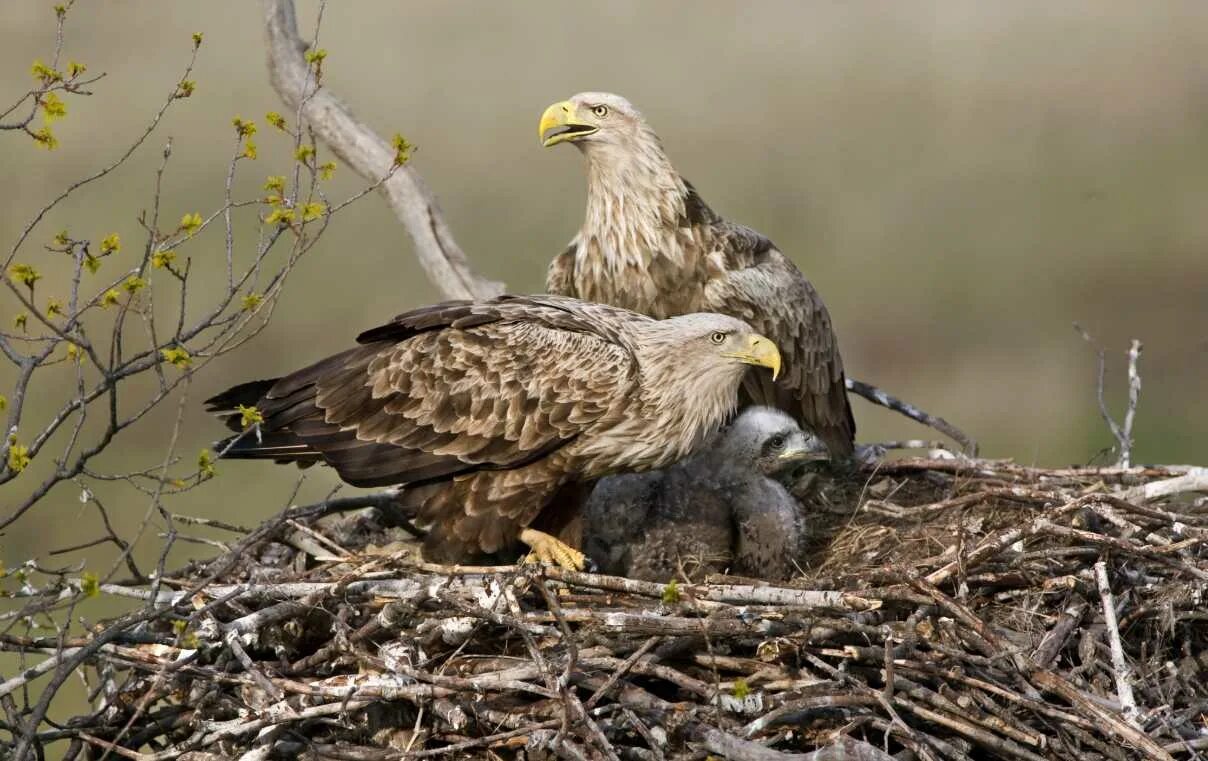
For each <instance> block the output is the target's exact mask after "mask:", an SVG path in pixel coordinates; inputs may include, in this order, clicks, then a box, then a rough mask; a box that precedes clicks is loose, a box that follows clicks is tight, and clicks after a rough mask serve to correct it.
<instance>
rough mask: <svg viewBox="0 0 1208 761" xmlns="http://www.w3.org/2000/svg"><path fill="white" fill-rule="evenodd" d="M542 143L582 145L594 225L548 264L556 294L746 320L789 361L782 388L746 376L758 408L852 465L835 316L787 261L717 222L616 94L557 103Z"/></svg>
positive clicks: (851, 424)
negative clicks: (785, 419) (790, 422)
mask: <svg viewBox="0 0 1208 761" xmlns="http://www.w3.org/2000/svg"><path fill="white" fill-rule="evenodd" d="M539 133H540V138H541V143H542V145H544V146H546V147H549V146H552V145H557V144H559V143H567V142H568V143H572V144H574V145H575V146H577V147H578V148H579V149H580V151H582V152H583V155H584V156H585V157H586V159H587V216H586V218H585V220H584V222H583V227H582V229H580V230H579V234H578V235H577V236H575V238H574V240H572V241H571V243H570V246H569V247H568V248H567V249H566V251H564V252H563V253H562V254H560V255H559V256H558V257H557V258H555V259H554V261H553V262H552V263H551V264H550V267H549V273H548V276H547V280H546V288H547V290H548V291H549V292H550V293H557V294H561V295H564V296H574V297H576V298H580V299H587V300H589V301H598V302H601V303H605V304H613V305H615V306H619V307H624V308H626V309H632V310H634V311H637V312H641V313H643V314H648V315H651V316H653V317H658V318H662V317H669V316H672V315H679V314H687V313H690V312H720V313H722V314H728V315H733V316H734V317H738V318H740V319H742V320H745V321H746V322H748V323H750V324H751V325H752V326H754V328H755V329H756V330H757V331H759V332H761V333H763V334H764V335H767V336H769V337H770V338H771V339H772V340H773V341H774V342H776V345H777V346H778V347H779V348H780V351H781V352H782V353H783V356H784V372H783V373H782V374H781V378H780V382H779V383H778V384H773V383H771V382H770V379H768V378H763V377H757V376H754V375H752V376H751V377H748V378H747V380H746V382H745V383H744V388H745V391H746V396H747V397H749V400H750V401H752V402H754V403H756V404H764V405H769V406H773V407H778V408H780V409H783V410H785V411H786V412H788V413H789V414H791V415H792V416H793V417H794V418H796V419H797V420H798V421H799V422H800V423H801V424H802V425H803V426H805V427H806V428H807V429H809V430H810V431H812V432H813V433H815V434H816V435H817V436H818V437H819V438H820V439H822V441H823V442H825V444H826V446H827V448H828V449H829V450H830V453H831V455H832V456H846V455H850V454H851V453H852V450H853V437H854V436H855V430H856V424H855V420H854V419H853V418H852V414H851V407H850V406H849V405H848V401H847V392H846V389H845V387H844V377H843V360H842V359H841V358H840V357H839V345H838V342H837V340H836V338H835V332H834V329H833V328H832V327H831V319H830V315H829V314H828V313H827V311H826V306H824V305H823V303H822V299H821V298H820V297H819V296H818V292H817V291H815V290H814V287H813V286H812V285H811V284H810V282H809V281H808V280H806V279H805V276H804V275H802V274H801V271H800V270H798V269H797V267H796V266H795V265H794V264H793V263H792V262H791V261H789V259H788V257H786V256H785V255H784V254H782V253H781V252H780V251H779V250H778V249H777V248H776V246H774V245H773V244H772V242H771V241H769V240H768V239H767V238H765V237H764V236H762V235H760V234H759V233H757V232H755V231H754V230H752V229H750V228H748V227H743V226H741V225H737V224H734V223H732V222H727V221H726V220H724V219H722V218H721V217H720V216H718V215H717V214H716V213H714V211H713V210H712V209H710V208H709V207H708V206H707V205H706V204H705V202H704V201H703V200H701V197H700V196H699V195H698V194H697V192H696V189H695V188H693V187H692V185H691V184H689V183H688V181H687V180H685V179H684V178H682V177H680V175H679V174H678V173H677V172H676V171H675V167H673V166H672V165H671V162H670V160H668V158H667V154H666V153H665V152H664V151H663V146H662V143H661V142H660V141H659V138H658V135H656V134H655V133H654V130H652V129H651V128H650V126H649V125H648V124H647V123H646V121H645V119H643V118H642V115H641V114H640V113H638V111H637V109H635V108H634V107H633V106H632V105H630V103H629V101H627V100H625V99H624V98H622V97H620V96H618V95H612V94H609V93H596V92H586V93H580V94H578V95H575V96H573V97H572V98H571V99H570V100H564V101H562V102H560V103H555V104H553V105H552V106H550V107H549V108H547V109H546V110H545V113H544V114H543V115H542V116H541V123H540V126H539Z"/></svg>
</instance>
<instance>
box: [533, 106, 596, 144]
mask: <svg viewBox="0 0 1208 761" xmlns="http://www.w3.org/2000/svg"><path fill="white" fill-rule="evenodd" d="M599 129H600V128H599V127H597V126H596V125H594V124H590V123H588V122H586V121H583V120H582V119H580V118H579V116H578V109H577V108H576V107H575V104H574V103H572V102H570V101H569V100H564V101H562V102H560V103H555V104H554V105H552V106H550V107H549V108H547V109H545V113H544V114H542V115H541V123H540V124H539V125H537V139H538V140H540V141H541V145H543V146H545V147H546V148H548V147H550V146H551V145H557V144H558V143H564V142H566V141H567V140H576V139H578V138H580V137H585V136H586V135H590V134H592V133H594V132H598V131H599Z"/></svg>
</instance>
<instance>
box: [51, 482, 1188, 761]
mask: <svg viewBox="0 0 1208 761" xmlns="http://www.w3.org/2000/svg"><path fill="white" fill-rule="evenodd" d="M1204 490H1208V473H1206V472H1205V471H1203V469H1189V468H1160V467H1155V468H1132V469H1110V468H1094V469H1089V468H1088V469H1064V470H1038V469H1030V468H1023V467H1020V466H1016V465H1013V464H1010V463H1007V462H998V461H985V460H976V461H974V460H964V459H949V460H917V459H907V460H898V461H892V462H887V463H882V464H880V465H879V466H877V468H876V470H875V471H869V472H865V473H861V474H860V475H859V478H858V479H855V480H853V481H852V482H851V483H848V484H839V485H835V484H830V485H829V486H828V487H827V489H824V490H823V494H822V496H820V497H819V498H818V499H817V504H819V505H820V507H819V509H818V510H819V523H826V524H828V529H827V530H826V531H823V532H820V535H819V536H818V537H817V544H818V548H817V550H816V551H815V552H812V553H811V554H810V556H809V558H808V560H809V561H810V563H809V565H808V566H805V567H803V569H802V575H801V576H800V578H798V579H795V580H794V581H793V582H791V583H785V584H778V585H772V584H767V583H764V582H759V581H755V580H749V579H740V578H735V577H728V576H723V577H710V578H709V579H707V580H706V581H705V583H698V584H690V583H686V582H684V583H669V584H665V585H664V584H657V583H649V582H639V581H634V580H629V579H623V578H618V577H610V576H602V575H596V574H589V573H577V572H568V571H565V570H561V569H557V568H540V567H535V566H527V567H526V566H521V567H513V566H507V567H494V568H469V567H457V568H448V567H440V566H433V565H428V564H425V563H423V562H422V561H420V560H419V558H418V553H417V552H416V551H415V545H414V544H413V543H411V542H408V541H402V540H400V537H399V536H398V535H396V534H395V533H393V532H397V531H398V530H397V529H384V528H382V527H381V526H379V525H378V524H377V523H376V522H375V518H374V515H373V512H372V511H363V512H361V513H357V514H348V515H340V516H334V515H330V514H329V513H331V512H332V510H334V509H335V507H333V505H332V504H325V505H322V506H318V507H316V508H310V509H295V510H293V511H291V512H290V513H289V514H287V515H285V516H281V517H279V518H277V519H275V520H273V521H271V522H269V523H267V524H265V525H264V526H262V527H261V528H260V529H259V530H257V531H256V532H255V533H253V534H252V535H250V536H248V537H246V538H244V540H243V541H242V542H241V544H240V545H239V546H238V547H236V548H235V549H234V550H232V551H231V552H230V553H227V554H226V555H224V556H223V557H220V558H218V559H217V560H215V561H212V562H210V563H208V564H206V565H204V566H197V567H192V568H188V569H185V570H183V571H182V572H180V573H178V574H176V575H174V576H171V577H165V578H164V579H163V580H162V582H161V585H160V586H159V587H158V588H154V589H152V588H145V587H137V588H136V587H112V586H107V587H106V588H105V589H104V591H105V592H107V593H110V594H123V595H127V596H131V597H135V598H139V599H143V600H148V601H153V602H154V603H155V604H156V606H155V610H156V611H158V612H157V613H156V614H155V615H148V616H146V618H145V620H144V621H142V622H141V623H139V624H138V626H135V627H132V628H129V629H127V630H126V633H124V634H122V635H120V636H116V637H114V638H112V639H111V640H109V641H107V642H106V643H105V644H103V646H100V647H98V648H97V649H96V652H95V655H94V656H93V657H92V658H91V661H90V665H89V668H88V669H87V678H88V680H89V681H90V686H91V687H92V688H93V689H94V691H95V692H94V694H95V695H96V696H97V700H98V701H99V703H100V704H101V710H100V711H98V712H97V713H95V714H92V715H91V716H89V717H87V718H86V719H84V718H82V719H80V720H77V721H76V722H74V723H69V724H68V727H67V729H66V730H64V731H65V732H66V733H67V736H71V737H73V742H75V743H77V744H82V746H83V749H88V750H89V752H92V753H95V754H96V755H97V756H100V755H102V754H103V753H108V755H109V757H111V758H112V757H114V756H115V755H117V756H122V757H127V758H141V759H157V760H158V759H171V758H184V759H190V760H193V761H196V760H198V759H217V758H230V757H239V756H240V755H241V754H244V753H250V754H251V755H249V756H245V757H246V758H265V759H267V758H284V757H300V758H308V759H309V758H316V759H317V758H330V759H355V760H358V761H360V760H363V761H385V760H386V759H403V758H408V759H418V758H428V757H436V756H439V757H448V758H483V759H488V758H489V759H498V758H546V757H561V758H570V759H589V758H592V759H594V758H625V759H643V760H645V759H663V758H668V759H669V758H701V759H703V758H705V757H706V756H708V755H710V754H711V755H714V756H723V757H726V758H732V759H753V760H758V761H765V760H766V761H774V760H775V759H797V760H801V759H814V760H815V761H820V760H823V759H877V760H878V761H885V760H887V759H961V758H979V759H980V758H986V759H1029V760H1031V761H1038V760H1039V759H1079V761H1086V760H1087V759H1119V760H1121V761H1124V760H1126V759H1136V758H1146V759H1170V758H1187V757H1191V758H1195V757H1197V753H1198V752H1199V751H1200V750H1201V749H1208V734H1206V733H1205V718H1208V714H1206V712H1208V650H1206V649H1205V640H1206V639H1208V636H1206V635H1208V614H1205V613H1204V612H1203V609H1202V608H1203V595H1204V592H1205V589H1206V582H1208V550H1206V549H1205V545H1206V544H1208V499H1205V498H1203V497H1196V496H1195V493H1196V492H1197V491H1204ZM827 505H829V507H827ZM337 507H338V506H337ZM324 514H327V515H324Z"/></svg>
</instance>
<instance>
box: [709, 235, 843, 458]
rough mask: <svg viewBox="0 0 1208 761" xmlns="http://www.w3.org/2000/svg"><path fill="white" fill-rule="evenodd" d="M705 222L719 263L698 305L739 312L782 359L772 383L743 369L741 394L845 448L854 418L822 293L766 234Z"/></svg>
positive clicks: (839, 450) (835, 450)
mask: <svg viewBox="0 0 1208 761" xmlns="http://www.w3.org/2000/svg"><path fill="white" fill-rule="evenodd" d="M713 229H714V231H715V238H714V240H715V243H716V246H717V248H719V249H720V250H721V252H722V255H723V258H724V264H723V265H722V267H723V269H722V271H720V272H719V273H717V274H716V275H714V276H713V277H712V278H711V279H710V280H709V282H708V283H707V284H706V286H705V294H704V300H705V303H704V304H703V309H705V310H708V311H715V312H721V313H722V314H729V315H733V316H735V317H738V318H740V319H742V320H745V321H746V322H748V323H749V324H750V325H751V326H752V327H754V328H755V330H756V331H758V332H760V333H763V334H764V335H766V336H767V337H768V338H771V339H772V340H773V341H775V342H776V345H777V347H778V348H779V349H780V354H781V357H782V360H783V362H784V365H783V368H782V371H781V372H782V375H781V377H780V379H779V380H777V381H776V383H775V385H773V384H772V382H771V379H770V378H768V376H767V373H751V374H749V375H748V377H747V380H746V382H745V383H744V391H745V393H746V395H747V396H749V397H750V399H751V401H752V402H754V403H756V404H767V405H771V406H774V407H779V408H780V409H782V410H785V411H786V412H789V413H790V414H792V415H793V416H794V417H795V418H797V420H798V421H799V422H800V423H801V424H802V426H803V427H806V428H808V429H809V430H811V431H813V432H814V433H815V434H816V435H817V436H818V437H819V438H820V439H822V440H823V441H824V442H826V445H827V448H828V449H829V450H830V452H831V453H832V454H833V455H848V454H851V452H852V451H853V444H852V441H853V438H854V436H855V432H856V423H855V419H854V418H853V417H852V413H851V406H850V405H849V404H848V400H847V390H846V388H845V379H844V376H843V360H842V359H841V358H840V356H839V346H838V341H837V340H836V338H835V331H834V328H833V327H832V326H831V319H830V314H829V313H828V312H827V311H826V306H825V305H824V304H823V303H822V298H821V297H820V296H819V295H818V292H817V291H815V290H814V286H813V285H811V284H810V282H809V281H808V280H806V279H805V275H803V274H801V271H800V270H799V269H797V267H796V266H795V265H794V264H793V263H792V262H791V261H789V260H788V258H787V257H785V256H784V254H782V253H781V252H780V251H778V250H777V249H776V247H775V246H773V245H772V243H771V241H769V240H768V239H767V238H765V237H763V236H762V235H760V234H759V233H757V232H755V231H754V230H751V229H750V228H747V227H743V226H741V225H735V224H731V223H728V222H714V223H713Z"/></svg>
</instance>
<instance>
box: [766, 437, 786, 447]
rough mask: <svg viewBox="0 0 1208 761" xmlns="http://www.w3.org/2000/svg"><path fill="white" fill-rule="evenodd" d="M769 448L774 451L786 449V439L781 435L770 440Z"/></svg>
mask: <svg viewBox="0 0 1208 761" xmlns="http://www.w3.org/2000/svg"><path fill="white" fill-rule="evenodd" d="M768 446H770V447H771V448H772V449H784V437H783V436H780V435H776V436H773V437H772V438H770V439H768Z"/></svg>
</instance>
